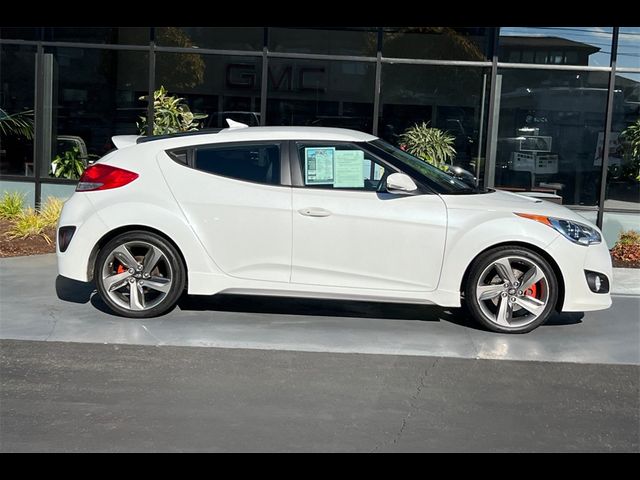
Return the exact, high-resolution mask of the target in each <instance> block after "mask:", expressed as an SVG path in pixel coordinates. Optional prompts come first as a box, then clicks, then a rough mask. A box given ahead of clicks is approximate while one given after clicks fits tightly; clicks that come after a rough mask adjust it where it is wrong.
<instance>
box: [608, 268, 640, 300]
mask: <svg viewBox="0 0 640 480" xmlns="http://www.w3.org/2000/svg"><path fill="white" fill-rule="evenodd" d="M611 293H612V294H623V295H640V268H614V269H613V280H612V283H611Z"/></svg>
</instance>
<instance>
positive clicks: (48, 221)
mask: <svg viewBox="0 0 640 480" xmlns="http://www.w3.org/2000/svg"><path fill="white" fill-rule="evenodd" d="M63 205H64V201H63V200H62V199H60V198H55V197H48V198H47V200H46V201H45V202H44V203H43V204H42V205H41V206H40V217H42V221H43V222H44V223H45V225H46V226H47V227H53V228H55V227H56V226H57V225H58V220H59V219H60V213H61V212H62V207H63Z"/></svg>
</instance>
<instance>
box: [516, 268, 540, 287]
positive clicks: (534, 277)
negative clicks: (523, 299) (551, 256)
mask: <svg viewBox="0 0 640 480" xmlns="http://www.w3.org/2000/svg"><path fill="white" fill-rule="evenodd" d="M543 278H545V277H544V273H542V270H541V269H539V268H538V267H536V266H535V265H534V266H533V267H531V268H530V269H529V270H527V271H526V272H525V273H524V275H522V278H521V279H520V290H523V291H524V290H527V289H528V288H531V287H532V286H534V285H535V284H536V283H538V282H539V281H540V280H542V279H543Z"/></svg>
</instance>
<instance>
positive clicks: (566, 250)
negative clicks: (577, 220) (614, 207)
mask: <svg viewBox="0 0 640 480" xmlns="http://www.w3.org/2000/svg"><path fill="white" fill-rule="evenodd" d="M547 252H548V253H549V254H550V255H551V256H552V257H553V258H554V259H555V260H556V262H557V263H558V266H559V267H560V270H561V272H562V276H563V280H564V287H565V292H564V303H563V306H562V311H563V312H588V311H593V310H604V309H607V308H609V307H610V306H611V295H610V293H609V292H608V293H594V292H592V291H591V289H590V288H589V285H588V284H587V278H586V275H585V270H589V271H593V272H598V273H600V274H603V275H605V276H606V277H607V279H608V280H609V284H610V285H611V283H612V280H613V267H612V265H611V255H610V254H609V250H608V249H607V246H606V244H605V243H604V242H603V243H600V244H597V245H590V246H588V247H585V246H582V245H576V244H574V243H572V242H570V241H569V240H567V239H566V238H564V237H562V236H559V237H558V238H557V239H556V240H554V241H553V242H552V243H551V245H549V247H548V248H547Z"/></svg>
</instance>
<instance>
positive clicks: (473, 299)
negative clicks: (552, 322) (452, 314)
mask: <svg viewBox="0 0 640 480" xmlns="http://www.w3.org/2000/svg"><path fill="white" fill-rule="evenodd" d="M507 256H509V257H523V258H525V259H527V260H529V261H531V262H533V263H534V264H535V265H536V266H537V267H539V268H540V269H541V270H542V272H543V273H544V275H545V277H546V280H547V286H548V288H547V290H548V297H547V304H546V306H545V307H544V309H543V310H542V313H541V314H539V315H538V317H537V318H535V320H533V321H532V322H531V323H529V324H526V325H523V326H513V327H511V326H510V327H506V326H503V325H499V324H497V323H496V321H495V319H494V318H490V317H488V316H487V315H486V314H485V312H484V311H483V309H482V308H481V305H480V301H479V300H478V299H477V296H476V289H477V286H478V282H479V281H480V276H481V275H482V273H483V272H484V271H485V269H487V268H488V267H489V266H490V265H492V264H493V263H494V262H496V261H497V260H499V259H501V258H504V257H507ZM558 295H559V284H558V279H557V278H556V275H555V272H554V270H553V268H552V267H551V265H550V264H549V262H548V261H547V260H546V259H545V258H544V257H542V256H541V255H540V254H538V253H536V252H535V251H533V250H530V249H528V248H524V247H516V246H512V247H510V246H504V247H496V248H494V249H491V250H488V251H486V252H484V253H483V254H481V255H480V256H478V258H476V259H475V260H474V262H473V265H472V267H471V270H470V272H469V276H468V278H467V282H466V285H465V286H464V296H465V298H464V304H465V306H466V308H467V309H468V311H469V313H470V314H471V316H472V317H473V318H474V320H475V321H476V322H478V323H479V324H480V325H481V326H483V327H484V328H486V329H488V330H491V331H494V332H500V333H527V332H530V331H532V330H534V329H535V328H537V327H539V326H540V325H542V324H544V323H545V322H546V321H547V320H548V319H549V317H551V315H552V314H553V312H554V310H555V306H556V303H557V301H558ZM496 317H497V315H496Z"/></svg>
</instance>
